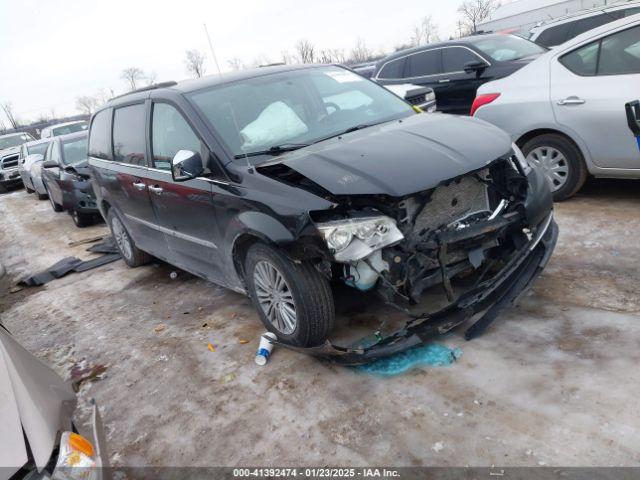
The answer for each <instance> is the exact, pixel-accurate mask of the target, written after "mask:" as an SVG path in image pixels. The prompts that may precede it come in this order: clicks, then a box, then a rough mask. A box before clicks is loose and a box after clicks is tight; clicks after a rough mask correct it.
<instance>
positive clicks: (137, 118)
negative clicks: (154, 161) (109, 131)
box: [113, 103, 147, 166]
mask: <svg viewBox="0 0 640 480" xmlns="http://www.w3.org/2000/svg"><path fill="white" fill-rule="evenodd" d="M144 126H145V106H144V104H142V103H140V104H137V105H130V106H128V107H121V108H116V109H115V112H114V115H113V159H114V160H115V161H116V162H122V163H130V164H132V165H145V166H146V163H147V162H146V156H145V138H144V137H145V131H144V128H145V127H144Z"/></svg>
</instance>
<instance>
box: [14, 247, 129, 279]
mask: <svg viewBox="0 0 640 480" xmlns="http://www.w3.org/2000/svg"><path fill="white" fill-rule="evenodd" d="M87 251H89V252H95V253H102V254H103V255H101V256H99V257H96V258H92V259H90V260H80V259H79V258H76V257H66V258H63V259H62V260H60V261H59V262H56V263H54V264H53V265H51V266H50V267H49V268H47V269H46V270H44V271H42V272H39V273H36V274H35V275H32V276H31V277H29V278H25V279H24V280H21V281H20V282H19V283H18V285H23V286H26V287H37V286H40V285H44V284H45V283H49V282H50V281H51V280H55V279H56V278H61V277H64V276H65V275H68V274H69V273H72V272H86V271H87V270H91V269H93V268H97V267H101V266H102V265H106V264H107V263H111V262H115V261H116V260H118V259H120V253H118V250H117V248H116V246H115V244H114V243H113V238H112V237H107V238H106V239H105V240H104V241H103V242H101V243H98V244H96V245H93V246H92V247H90V248H88V249H87Z"/></svg>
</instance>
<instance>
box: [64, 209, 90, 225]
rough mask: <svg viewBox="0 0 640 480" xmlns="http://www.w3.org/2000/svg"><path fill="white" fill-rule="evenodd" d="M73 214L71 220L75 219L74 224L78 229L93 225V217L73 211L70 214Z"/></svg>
mask: <svg viewBox="0 0 640 480" xmlns="http://www.w3.org/2000/svg"><path fill="white" fill-rule="evenodd" d="M69 213H70V214H71V218H72V219H73V223H74V224H75V226H76V227H78V228H84V227H88V226H89V225H91V224H92V223H93V216H92V215H87V214H86V213H80V212H78V211H77V210H73V211H71V212H69Z"/></svg>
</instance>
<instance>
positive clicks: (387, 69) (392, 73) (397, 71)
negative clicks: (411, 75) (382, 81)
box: [378, 58, 404, 78]
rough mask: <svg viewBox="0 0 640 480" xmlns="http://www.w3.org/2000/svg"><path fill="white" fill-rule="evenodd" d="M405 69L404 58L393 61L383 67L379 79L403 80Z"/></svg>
mask: <svg viewBox="0 0 640 480" xmlns="http://www.w3.org/2000/svg"><path fill="white" fill-rule="evenodd" d="M403 68H404V58H399V59H398V60H393V61H391V62H389V63H387V64H385V65H384V66H383V67H382V70H380V73H378V78H402V77H403V74H402V73H403V72H402V70H403Z"/></svg>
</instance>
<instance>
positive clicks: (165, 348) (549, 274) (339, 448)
mask: <svg viewBox="0 0 640 480" xmlns="http://www.w3.org/2000/svg"><path fill="white" fill-rule="evenodd" d="M638 185H639V183H638V182H633V181H628V182H626V181H592V182H589V183H588V184H587V186H586V188H585V189H584V191H583V192H582V193H581V194H579V195H578V196H577V197H576V198H574V199H572V200H570V201H568V202H565V203H562V204H560V205H558V206H557V220H558V223H559V225H560V229H561V234H560V240H559V243H558V247H557V249H556V253H555V255H554V256H553V258H552V260H551V263H550V264H549V266H548V268H547V270H546V271H545V272H544V273H543V275H542V276H541V277H540V279H539V280H538V282H537V284H536V286H535V288H534V290H533V291H532V293H530V294H529V295H528V296H527V297H526V298H524V299H523V301H522V302H521V304H520V306H519V307H517V308H514V309H511V310H510V311H508V312H506V313H505V314H503V315H502V316H501V318H500V319H499V321H497V322H496V323H495V324H494V325H493V326H492V328H491V329H490V330H489V331H488V332H487V334H485V335H484V336H483V337H481V338H479V339H477V340H474V341H472V342H465V341H464V339H463V338H462V332H461V331H460V330H459V331H456V332H453V333H451V334H449V335H448V336H447V337H445V338H444V339H443V342H444V343H445V344H447V345H448V346H451V347H460V348H461V349H462V351H463V355H462V357H461V358H460V359H459V360H458V361H457V362H456V363H455V364H453V365H451V366H449V367H443V368H419V369H416V370H413V371H411V372H409V373H406V374H404V375H401V376H396V377H391V378H382V377H377V376H371V375H367V374H363V373H359V372H356V371H354V370H351V369H347V368H341V367H336V366H332V365H329V364H326V363H323V362H321V361H317V360H314V359H312V358H308V357H305V356H302V355H300V354H296V353H293V352H290V351H287V350H283V349H279V350H276V351H275V352H274V355H273V357H272V359H271V360H270V362H269V364H268V365H267V366H266V367H263V368H260V367H257V366H256V365H255V364H254V363H253V357H254V354H255V348H256V345H257V342H258V339H259V335H260V334H261V332H262V331H263V330H262V328H261V326H260V324H259V320H258V317H257V315H256V314H255V313H254V311H253V308H252V307H251V305H250V303H249V301H248V300H247V299H246V298H245V297H243V296H241V295H239V294H236V293H233V292H229V291H226V290H224V289H222V288H219V287H217V286H215V285H212V284H209V283H207V282H205V281H203V280H200V279H197V278H195V277H193V276H191V275H189V274H187V273H184V272H179V275H178V278H176V279H175V280H172V279H170V277H169V274H170V273H171V272H172V271H173V270H175V269H174V268H172V267H170V266H168V265H166V264H152V265H149V266H146V267H142V268H138V269H129V268H127V267H126V265H125V264H124V263H123V262H121V261H118V262H116V263H112V264H110V265H107V266H104V267H101V268H99V269H96V270H93V271H89V272H85V273H82V274H73V275H69V276H67V277H65V278H63V279H59V280H56V281H53V282H51V283H49V284H47V285H45V286H43V287H38V288H25V289H22V290H20V291H15V290H16V289H15V288H12V287H13V286H14V285H15V282H16V281H17V280H18V279H19V278H21V277H22V276H24V275H26V274H29V273H34V272H36V271H39V270H41V269H44V268H46V267H48V266H49V265H51V264H53V263H54V262H56V261H57V260H59V259H61V258H62V257H65V256H70V255H75V256H79V257H81V258H91V257H92V254H89V253H87V252H85V248H86V247H87V245H82V246H77V247H70V246H69V242H72V241H76V240H81V239H83V238H87V237H92V236H95V235H100V234H103V233H106V231H107V229H106V227H105V226H104V225H97V226H93V227H89V228H86V229H78V228H76V227H75V226H74V225H73V223H72V222H71V219H70V218H69V217H68V216H67V215H66V214H63V213H54V212H52V211H51V208H50V206H49V204H48V202H44V201H43V202H38V201H37V200H36V199H35V197H34V196H33V195H27V194H26V192H25V191H24V190H18V191H14V192H11V193H9V194H5V195H2V196H0V218H1V219H2V228H1V230H0V263H1V264H3V266H4V268H5V269H6V274H5V275H4V276H2V278H1V279H0V316H1V319H2V322H4V324H5V325H6V326H7V328H9V330H10V331H11V332H12V333H13V334H14V335H15V337H16V338H17V339H18V340H19V341H20V342H21V343H22V344H23V345H25V347H27V348H28V349H29V350H31V351H32V352H34V353H35V354H36V355H37V356H38V357H40V358H42V359H43V360H44V361H45V362H47V363H49V364H50V365H52V366H53V367H54V368H55V369H56V371H57V372H59V373H60V375H62V376H63V377H66V378H69V376H70V371H71V368H72V367H73V366H74V365H76V366H77V365H80V366H86V365H89V366H92V365H104V366H106V372H105V373H103V374H102V375H101V376H100V377H99V378H97V379H95V381H92V382H88V383H85V384H84V385H83V387H82V389H81V391H80V394H79V396H80V408H79V409H78V412H77V419H76V420H77V422H78V424H79V425H80V429H81V431H83V429H84V431H85V432H86V431H87V428H88V425H87V424H86V422H87V420H88V400H89V399H90V398H95V399H96V400H97V401H98V403H99V404H100V406H101V410H102V412H103V416H104V420H105V423H106V426H107V431H108V440H109V450H110V452H111V461H112V463H113V464H115V465H119V466H147V465H153V466H187V465H188V466H192V465H196V466H198V465H203V466H204V465H212V464H215V465H227V466H231V465H234V466H235V465H265V466H267V465H270V466H300V465H301V464H302V465H317V466H320V465H327V464H331V465H341V466H363V465H371V464H375V465H394V466H414V465H429V466H466V465H471V466H491V465H493V464H495V465H503V466H516V465H518V466H521V465H527V466H528V465H531V466H537V465H561V466H590V465H627V466H639V465H640V453H639V452H640V434H639V433H638V432H640V420H639V419H638V415H637V405H638V401H637V399H638V398H639V397H640V383H638V382H637V375H636V374H635V372H636V368H637V365H638V364H639V363H640V349H638V344H639V343H640V329H639V328H638V323H639V321H640V292H639V291H638V288H637V287H638V285H640V269H639V268H638V261H639V260H640V243H639V242H638V241H637V239H638V238H639V237H640V217H639V216H638V211H639V210H638V209H639V207H640V193H639V192H640V190H639V189H638ZM10 292H13V293H10ZM366 303H367V302H364V303H363V302H361V303H360V304H357V303H356V308H355V310H354V309H352V310H350V311H349V312H347V313H343V315H342V322H343V323H349V322H352V323H353V324H358V322H360V321H361V317H362V316H365V317H366V316H373V317H376V316H377V315H380V314H381V312H380V310H379V307H377V306H376V305H375V304H374V305H369V306H367V305H366ZM357 310H359V311H360V314H359V315H355V314H353V312H354V311H357ZM208 343H211V344H213V345H214V346H215V351H213V352H212V351H210V350H209V349H208V348H207V344H208Z"/></svg>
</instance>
